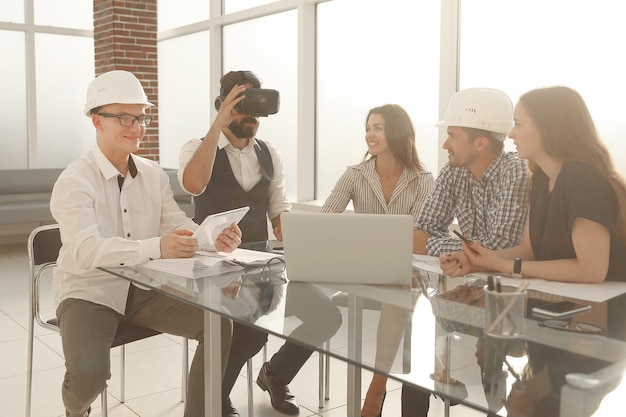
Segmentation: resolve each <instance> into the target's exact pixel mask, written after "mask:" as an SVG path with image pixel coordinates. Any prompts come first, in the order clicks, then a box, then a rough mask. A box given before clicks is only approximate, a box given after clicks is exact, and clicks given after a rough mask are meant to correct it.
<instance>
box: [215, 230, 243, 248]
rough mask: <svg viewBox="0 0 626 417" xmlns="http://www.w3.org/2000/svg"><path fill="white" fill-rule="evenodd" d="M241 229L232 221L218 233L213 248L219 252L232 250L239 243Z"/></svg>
mask: <svg viewBox="0 0 626 417" xmlns="http://www.w3.org/2000/svg"><path fill="white" fill-rule="evenodd" d="M241 235H242V234H241V229H240V228H239V226H237V224H235V223H233V224H231V225H230V227H229V228H226V229H224V230H223V231H222V233H220V235H219V236H218V237H217V241H216V242H215V249H217V250H218V251H220V252H232V251H234V250H235V249H237V246H239V245H240V244H241Z"/></svg>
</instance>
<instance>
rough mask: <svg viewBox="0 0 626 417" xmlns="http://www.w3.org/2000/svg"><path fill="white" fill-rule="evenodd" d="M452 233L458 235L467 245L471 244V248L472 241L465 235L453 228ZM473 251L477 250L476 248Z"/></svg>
mask: <svg viewBox="0 0 626 417" xmlns="http://www.w3.org/2000/svg"><path fill="white" fill-rule="evenodd" d="M452 233H454V234H455V235H457V236H458V237H459V238H460V239H461V240H462V241H463V242H465V243H467V246H469V247H470V248H471V247H472V241H471V240H469V239H468V238H466V237H465V236H463V235H462V234H461V233H460V232H459V231H458V230H453V231H452ZM472 250H473V249H472ZM473 251H474V252H476V251H475V250H473Z"/></svg>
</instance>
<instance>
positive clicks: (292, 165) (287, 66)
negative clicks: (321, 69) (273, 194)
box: [223, 10, 298, 199]
mask: <svg viewBox="0 0 626 417" xmlns="http://www.w3.org/2000/svg"><path fill="white" fill-rule="evenodd" d="M297 33H298V32H297V13H296V11H295V10H292V11H288V12H284V13H279V14H274V15H270V16H266V17H262V18H258V19H253V20H248V21H246V22H242V23H237V24H233V25H229V26H226V27H225V28H224V64H223V67H224V73H226V72H228V71H233V70H251V71H253V72H254V73H255V74H256V75H257V76H258V77H259V78H260V79H261V82H262V83H263V84H262V86H263V87H264V88H272V89H275V90H278V91H279V92H280V110H279V112H278V113H277V114H274V115H271V116H269V117H262V118H260V122H261V123H260V126H259V131H258V133H257V137H258V138H259V139H261V140H267V141H268V142H271V143H272V144H274V145H276V146H277V147H278V149H279V150H280V153H281V154H282V157H283V160H284V162H285V183H286V189H287V195H288V197H289V198H291V199H294V198H295V195H296V169H297V163H298V161H297V158H296V151H297V148H296V146H297V136H296V127H297V119H296V110H297V109H296V107H297V97H298V95H297V77H296V75H297Z"/></svg>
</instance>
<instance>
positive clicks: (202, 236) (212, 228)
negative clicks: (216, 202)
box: [192, 206, 250, 250]
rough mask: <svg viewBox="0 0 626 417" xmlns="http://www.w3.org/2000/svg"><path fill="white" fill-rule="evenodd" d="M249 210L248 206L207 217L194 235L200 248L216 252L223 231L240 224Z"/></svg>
mask: <svg viewBox="0 0 626 417" xmlns="http://www.w3.org/2000/svg"><path fill="white" fill-rule="evenodd" d="M248 210H250V207H248V206H246V207H241V208H237V209H233V210H228V211H223V212H221V213H215V214H211V215H210V216H207V217H206V218H205V219H204V220H203V221H202V224H200V227H199V228H198V230H196V231H195V232H194V234H193V235H192V237H194V238H196V239H198V248H200V249H203V250H215V242H216V241H217V237H218V236H219V235H220V233H222V230H224V229H225V228H227V227H229V226H230V225H231V224H233V223H235V224H237V223H239V221H240V220H241V219H243V216H245V215H246V213H247V212H248Z"/></svg>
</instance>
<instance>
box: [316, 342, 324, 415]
mask: <svg viewBox="0 0 626 417" xmlns="http://www.w3.org/2000/svg"><path fill="white" fill-rule="evenodd" d="M324 356H326V355H324V353H322V352H319V359H320V360H319V364H320V369H319V386H318V391H319V392H318V395H319V403H318V405H317V406H318V407H319V408H324Z"/></svg>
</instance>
